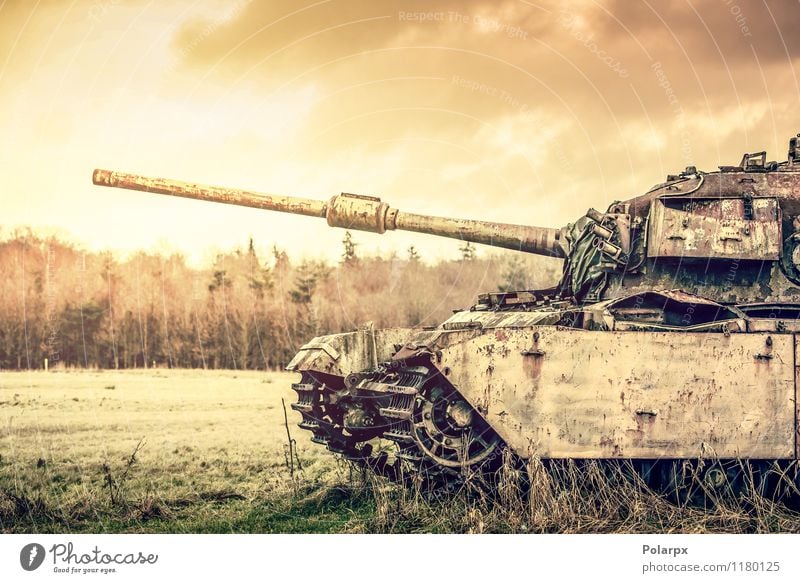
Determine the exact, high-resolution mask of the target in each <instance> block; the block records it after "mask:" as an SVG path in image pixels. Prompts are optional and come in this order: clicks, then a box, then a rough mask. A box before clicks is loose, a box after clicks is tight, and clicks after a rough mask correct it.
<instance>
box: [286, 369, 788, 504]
mask: <svg viewBox="0 0 800 583" xmlns="http://www.w3.org/2000/svg"><path fill="white" fill-rule="evenodd" d="M292 388H293V389H294V391H295V392H296V393H297V396H298V399H297V401H296V402H295V403H293V404H292V405H291V407H292V409H294V410H295V411H298V412H299V413H300V414H301V415H302V420H301V421H300V423H298V426H299V427H300V428H302V429H305V430H307V431H309V432H311V434H312V435H311V441H313V442H315V443H318V444H320V445H324V446H325V447H327V449H328V450H330V451H331V452H333V453H335V454H338V455H340V456H341V457H343V458H344V459H346V460H348V461H350V462H352V463H354V464H356V465H357V466H359V467H362V468H365V469H368V470H371V471H373V472H375V473H376V474H378V475H381V476H384V477H386V478H388V479H390V480H392V481H395V482H402V483H406V484H409V483H411V484H417V485H419V486H422V487H423V488H424V489H425V490H427V491H435V492H440V491H454V490H457V489H458V488H459V487H461V486H462V485H464V484H465V483H466V482H467V481H468V479H469V478H470V477H475V476H478V477H480V478H486V477H491V476H492V475H493V473H494V472H495V471H496V470H497V469H498V468H499V467H500V466H501V464H502V463H503V461H504V459H505V461H508V460H509V459H511V460H512V462H513V463H515V464H520V460H519V459H517V457H516V456H514V455H513V454H511V452H510V451H509V450H508V448H507V447H506V446H505V443H504V442H503V441H502V439H501V438H500V437H499V435H498V434H497V433H496V432H495V431H494V430H493V429H492V428H491V427H490V426H489V425H488V423H486V421H485V420H484V419H483V417H481V416H480V415H479V414H478V412H477V411H475V410H474V409H473V408H472V407H471V406H469V405H468V404H467V403H466V401H464V400H463V399H462V398H461V396H460V395H459V394H458V392H457V391H456V389H455V388H454V387H453V386H452V385H451V384H450V383H449V382H448V381H447V379H446V378H445V377H444V376H443V375H442V374H441V373H440V372H439V370H438V369H437V368H436V367H435V366H433V365H432V364H431V362H430V361H429V360H427V359H425V358H421V359H418V360H416V361H415V362H406V363H404V364H397V363H385V364H383V365H381V366H379V367H378V368H377V369H375V370H374V371H368V372H364V373H359V374H351V375H348V376H347V377H345V378H342V377H339V376H335V375H327V374H324V373H319V372H312V371H306V372H303V373H302V378H301V381H300V382H299V383H295V384H293V385H292ZM386 445H389V446H393V447H388V448H387V447H386ZM598 461H599V462H600V463H601V464H602V466H603V467H604V469H605V471H606V473H607V474H609V475H610V476H616V477H619V476H627V477H626V478H625V479H627V480H638V481H641V483H643V484H644V485H645V486H647V487H648V488H649V489H650V490H652V491H653V492H656V493H659V494H661V495H663V496H665V497H666V498H668V499H670V500H671V501H673V502H675V503H690V504H693V505H706V504H708V501H709V500H710V499H713V498H714V497H715V495H716V494H718V493H721V492H723V491H724V492H727V493H729V494H730V493H735V494H738V493H741V492H745V491H748V490H751V489H754V490H755V491H756V492H757V493H758V494H759V495H761V496H763V497H766V498H770V499H772V500H779V499H780V500H787V499H790V498H791V499H797V500H798V501H800V479H798V468H797V464H781V463H779V462H776V461H769V460H716V461H713V460H669V459H663V460H627V461H626V460H619V459H607V460H555V459H554V460H542V462H543V464H544V466H545V468H546V469H547V471H548V473H550V475H551V476H552V477H553V478H554V479H555V480H556V481H557V482H558V481H563V479H562V478H560V476H563V474H564V473H565V471H566V470H565V468H567V467H568V465H569V464H570V463H571V464H572V466H571V467H574V468H575V469H577V470H578V471H579V472H583V471H584V470H586V469H588V468H589V467H590V466H591V464H595V463H597V462H598ZM584 466H585V467H584ZM517 467H521V466H517ZM523 473H524V472H523ZM789 474H791V476H789ZM787 476H789V479H786V478H787ZM484 483H486V482H485V481H484Z"/></svg>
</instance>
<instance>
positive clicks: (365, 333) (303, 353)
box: [286, 328, 417, 377]
mask: <svg viewBox="0 0 800 583" xmlns="http://www.w3.org/2000/svg"><path fill="white" fill-rule="evenodd" d="M416 332H417V330H415V329H413V328H383V329H380V330H374V331H373V330H368V329H365V330H357V331H355V332H344V333H342V334H330V335H327V336H319V337H317V338H314V339H312V340H311V341H309V342H307V343H306V344H305V345H304V346H303V347H301V348H300V350H299V351H298V352H297V354H296V355H295V357H294V358H293V359H292V361H291V362H290V363H289V364H288V366H287V367H286V370H290V371H293V372H303V371H318V372H322V373H326V374H332V375H337V376H342V377H343V376H346V375H348V374H350V373H351V372H358V371H362V370H368V369H370V368H373V367H374V366H375V365H376V364H377V363H379V362H384V361H386V360H389V359H390V358H391V357H392V355H393V354H394V352H395V351H396V348H395V346H396V345H400V344H402V343H404V342H407V341H408V339H409V337H411V336H413V335H414V334H415V333H416Z"/></svg>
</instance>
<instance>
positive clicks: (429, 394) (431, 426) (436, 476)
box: [292, 359, 503, 490]
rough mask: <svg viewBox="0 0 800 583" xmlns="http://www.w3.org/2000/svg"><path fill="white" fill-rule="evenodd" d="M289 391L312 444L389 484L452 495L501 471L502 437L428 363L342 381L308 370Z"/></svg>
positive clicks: (389, 367)
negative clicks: (489, 473) (482, 475)
mask: <svg viewBox="0 0 800 583" xmlns="http://www.w3.org/2000/svg"><path fill="white" fill-rule="evenodd" d="M292 388H293V389H294V391H295V392H296V393H297V396H298V399H297V401H296V402H295V403H293V404H292V409H294V410H295V411H298V412H299V413H300V414H301V415H302V420H301V421H300V423H299V424H298V426H299V427H300V428H302V429H305V430H307V431H310V432H311V434H312V437H311V440H312V441H313V442H315V443H318V444H320V445H324V446H326V447H327V448H328V450H330V451H332V452H334V453H336V454H339V455H341V456H342V457H344V458H345V459H347V460H349V461H351V462H354V463H356V464H358V465H360V466H363V467H366V468H368V469H370V470H372V471H374V472H375V473H377V474H380V475H383V476H385V477H387V478H389V479H391V480H393V481H401V482H417V483H418V484H421V485H424V486H426V487H428V488H430V487H433V488H435V489H447V490H451V489H455V488H457V487H458V486H460V485H461V484H463V483H464V482H465V481H466V479H467V478H468V477H469V476H471V475H476V473H486V471H487V470H490V469H494V468H495V467H496V466H497V465H499V461H500V458H501V455H500V452H501V451H502V449H503V442H502V440H501V439H500V437H499V436H498V435H497V433H496V432H495V431H494V430H493V429H492V428H491V427H490V426H489V425H488V424H487V423H486V422H485V421H484V420H483V418H482V417H480V415H479V414H478V413H477V411H475V410H474V409H473V408H472V407H471V406H469V405H468V404H467V403H466V401H464V400H463V399H462V398H461V397H460V395H459V394H458V392H457V391H456V390H455V388H453V386H452V385H451V384H450V383H449V382H448V381H447V380H446V378H445V377H444V376H443V375H442V374H441V373H440V372H439V371H438V370H437V369H436V368H435V367H434V366H432V365H431V364H430V363H429V362H428V363H426V362H425V359H421V360H420V361H417V362H415V363H406V364H404V365H397V364H395V363H387V364H384V365H382V366H379V367H378V368H377V369H376V370H374V371H369V372H365V373H360V374H354V375H348V376H347V377H345V378H344V379H342V378H341V377H335V376H332V375H326V374H324V373H318V372H310V371H306V372H303V373H302V378H301V381H300V382H299V383H295V384H293V385H292ZM384 442H388V443H385V444H384ZM391 444H393V445H394V448H391V447H390V448H386V447H383V446H384V445H391ZM376 446H377V447H376ZM476 470H478V472H476Z"/></svg>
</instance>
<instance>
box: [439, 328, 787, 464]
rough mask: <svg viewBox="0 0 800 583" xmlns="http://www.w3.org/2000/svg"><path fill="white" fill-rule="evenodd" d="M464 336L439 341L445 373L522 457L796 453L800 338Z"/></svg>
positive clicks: (552, 331) (549, 331)
mask: <svg viewBox="0 0 800 583" xmlns="http://www.w3.org/2000/svg"><path fill="white" fill-rule="evenodd" d="M458 334H460V333H459V332H452V333H449V334H446V335H445V334H443V335H442V336H441V337H440V339H439V341H438V342H439V343H440V344H446V346H442V347H441V350H442V363H441V367H442V370H444V369H445V368H447V369H448V370H449V371H450V374H449V377H448V379H449V380H450V381H451V382H452V383H453V384H454V385H455V386H456V387H457V388H458V390H459V391H460V392H461V394H462V395H464V397H465V398H466V399H467V400H468V401H469V402H470V404H472V405H473V406H474V407H476V408H477V409H478V410H479V411H480V412H481V413H482V414H483V415H484V416H485V418H486V419H487V420H488V421H489V423H490V424H491V425H492V427H494V428H495V430H496V431H497V432H498V433H499V434H500V435H501V436H502V437H503V439H504V440H506V442H507V443H509V444H510V445H511V446H512V447H513V448H514V450H515V451H516V452H517V453H518V454H520V455H522V456H524V457H528V456H531V455H539V456H542V457H575V458H593V457H597V458H610V457H631V458H653V457H698V456H714V455H716V456H720V457H739V456H742V457H753V458H791V457H792V456H793V455H794V451H795V443H794V434H795V419H794V417H795V404H794V403H795V401H794V395H795V392H794V391H795V385H794V383H795V367H794V350H795V347H794V337H793V336H792V335H789V334H785V335H772V336H770V335H767V334H731V335H724V334H706V333H681V334H676V333H669V332H588V331H582V330H558V329H556V328H553V327H538V328H532V329H495V330H491V331H487V332H486V333H485V334H482V335H481V336H479V337H474V338H471V339H464V341H461V340H462V339H461V338H459V337H458ZM767 338H770V339H771V340H770V343H771V346H768V342H767ZM700 363H702V365H700Z"/></svg>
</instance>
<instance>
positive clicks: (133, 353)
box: [0, 230, 560, 370]
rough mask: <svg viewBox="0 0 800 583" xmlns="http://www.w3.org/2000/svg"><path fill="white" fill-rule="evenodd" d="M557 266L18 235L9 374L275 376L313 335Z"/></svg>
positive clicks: (4, 305) (517, 283)
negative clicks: (175, 370)
mask: <svg viewBox="0 0 800 583" xmlns="http://www.w3.org/2000/svg"><path fill="white" fill-rule="evenodd" d="M559 269H560V265H559V263H558V262H555V261H553V260H548V259H546V258H539V257H534V256H526V255H522V254H520V253H514V252H505V253H498V252H488V253H481V254H477V253H476V250H475V247H474V246H472V245H470V244H468V243H467V244H463V245H462V246H461V248H460V253H459V255H458V256H457V257H455V258H453V259H452V260H444V261H437V262H434V263H429V262H426V261H425V260H424V258H422V257H420V254H419V253H418V251H417V250H416V249H415V248H414V247H411V248H410V249H409V250H408V251H407V253H406V254H405V255H404V256H402V257H400V256H398V255H396V254H394V255H390V256H386V257H378V256H361V255H360V254H359V253H358V251H357V246H356V244H355V243H354V242H353V240H352V237H351V236H350V233H346V234H345V236H344V240H343V250H342V256H341V260H340V261H338V262H335V263H332V262H326V261H323V260H318V259H309V258H303V259H300V260H294V259H290V257H289V255H288V254H287V253H286V251H285V250H282V249H280V248H278V247H273V248H272V250H271V252H269V253H259V252H257V251H256V245H255V243H254V241H253V240H250V241H249V244H248V245H247V246H246V247H244V248H241V249H235V250H233V251H229V252H225V253H220V254H218V255H217V256H216V258H215V259H214V261H213V263H212V264H210V265H207V266H204V267H202V268H193V267H191V266H189V265H188V264H187V262H186V261H185V259H184V257H183V256H181V255H180V254H171V255H162V254H158V253H145V252H139V253H135V254H133V255H130V256H128V257H125V258H119V257H116V256H115V255H114V254H113V253H111V252H89V251H86V250H83V249H81V248H79V247H77V246H75V245H73V244H71V243H69V242H67V241H64V240H62V239H59V238H56V237H42V236H39V235H37V234H36V233H35V232H33V231H31V230H24V231H16V232H14V233H13V234H11V236H9V237H7V238H6V239H5V240H4V241H2V242H0V273H2V274H3V277H2V279H0V369H6V370H8V369H12V370H14V369H16V370H24V369H41V368H44V367H45V362H47V366H48V367H55V366H62V367H87V368H101V369H114V368H150V367H180V368H208V369H280V368H283V367H284V366H285V365H286V364H287V363H288V362H289V360H291V358H292V356H293V355H294V353H295V352H296V351H297V349H298V348H299V347H300V346H302V345H303V344H304V343H305V342H307V341H308V340H310V339H311V338H313V337H314V336H318V335H322V334H329V333H335V332H341V331H348V330H353V329H356V328H358V327H360V326H363V325H364V324H366V323H367V322H372V323H373V325H374V326H376V327H389V326H426V325H435V324H438V323H439V322H441V321H442V320H444V319H445V318H447V317H448V315H449V314H450V313H452V310H453V309H455V308H466V307H469V306H470V305H472V304H473V303H474V301H475V297H476V296H477V295H478V294H479V293H484V292H487V291H495V290H509V289H533V288H537V287H546V286H548V285H552V283H553V281H554V280H555V279H556V278H557V274H558V271H559Z"/></svg>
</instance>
